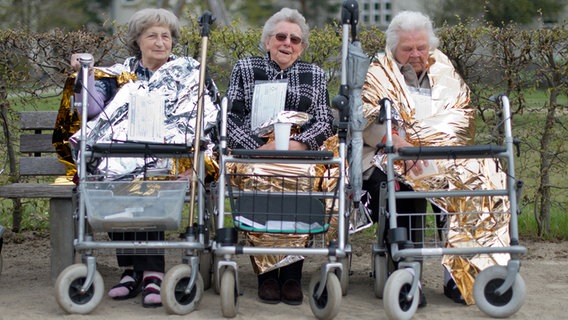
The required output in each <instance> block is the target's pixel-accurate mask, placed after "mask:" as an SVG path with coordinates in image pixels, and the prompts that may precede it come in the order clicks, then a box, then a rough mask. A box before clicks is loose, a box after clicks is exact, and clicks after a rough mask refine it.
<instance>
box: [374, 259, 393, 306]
mask: <svg viewBox="0 0 568 320" xmlns="http://www.w3.org/2000/svg"><path fill="white" fill-rule="evenodd" d="M373 274H374V277H375V281H374V290H375V296H376V297H377V298H379V299H382V298H383V292H384V290H385V284H386V283H387V279H388V276H389V270H388V261H387V257H386V256H384V255H383V256H381V255H379V254H375V255H374V257H373Z"/></svg>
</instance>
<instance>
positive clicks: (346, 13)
mask: <svg viewBox="0 0 568 320" xmlns="http://www.w3.org/2000/svg"><path fill="white" fill-rule="evenodd" d="M341 21H342V23H343V24H350V25H351V39H352V40H353V41H354V40H355V38H356V36H357V29H356V27H357V23H358V22H359V4H358V3H357V1H355V0H345V1H343V4H342V8H341Z"/></svg>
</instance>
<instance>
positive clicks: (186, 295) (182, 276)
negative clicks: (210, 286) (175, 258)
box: [160, 264, 203, 315]
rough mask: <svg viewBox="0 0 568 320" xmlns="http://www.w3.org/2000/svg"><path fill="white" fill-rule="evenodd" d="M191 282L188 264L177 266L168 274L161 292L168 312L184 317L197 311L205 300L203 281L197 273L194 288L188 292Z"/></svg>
mask: <svg viewBox="0 0 568 320" xmlns="http://www.w3.org/2000/svg"><path fill="white" fill-rule="evenodd" d="M190 280H191V267H190V266H189V265H186V264H179V265H176V266H174V267H173V268H171V269H170V270H169V271H168V272H167V273H166V275H165V276H164V280H163V281H162V288H161V290H160V295H161V296H162V303H163V305H164V309H165V310H166V312H168V313H170V314H178V315H183V314H188V313H190V312H192V311H193V310H195V309H197V307H198V306H199V302H201V298H203V279H202V278H201V274H199V273H197V279H195V284H194V286H193V288H191V290H190V292H186V289H187V285H188V284H189V281H190Z"/></svg>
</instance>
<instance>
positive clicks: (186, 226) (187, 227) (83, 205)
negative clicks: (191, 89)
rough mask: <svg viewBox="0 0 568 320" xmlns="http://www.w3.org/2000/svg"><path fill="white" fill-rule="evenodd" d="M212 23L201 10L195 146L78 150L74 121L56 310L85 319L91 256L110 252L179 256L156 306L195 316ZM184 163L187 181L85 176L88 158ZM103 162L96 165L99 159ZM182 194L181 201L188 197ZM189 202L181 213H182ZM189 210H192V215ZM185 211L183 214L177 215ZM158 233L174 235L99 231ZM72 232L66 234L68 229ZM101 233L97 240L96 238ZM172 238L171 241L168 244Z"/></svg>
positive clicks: (93, 285) (202, 274)
mask: <svg viewBox="0 0 568 320" xmlns="http://www.w3.org/2000/svg"><path fill="white" fill-rule="evenodd" d="M213 20H214V17H213V16H212V15H211V13H209V12H205V13H204V14H203V16H202V17H200V21H199V22H200V25H201V26H202V36H203V42H202V54H201V61H200V63H201V65H200V83H199V95H200V96H199V101H198V105H197V120H196V127H195V128H196V130H195V141H194V142H192V143H188V144H187V145H185V144H183V145H182V144H160V143H144V142H129V141H127V142H111V143H97V144H94V145H92V146H91V147H90V148H89V149H88V150H87V147H86V141H85V138H86V134H85V132H86V128H87V124H86V122H87V120H86V117H84V118H83V119H82V121H81V138H80V139H81V140H80V163H79V166H78V176H79V180H80V182H79V185H78V188H77V189H78V208H77V213H76V216H75V219H76V221H77V229H76V230H75V232H76V239H75V241H74V247H75V250H76V252H78V253H80V254H81V263H76V264H73V265H71V266H69V267H67V268H66V269H64V270H63V271H62V272H61V273H60V274H59V276H58V278H57V280H56V284H55V291H56V292H55V296H56V300H57V302H58V304H59V306H60V307H61V308H62V309H63V310H64V311H65V312H67V313H76V314H88V313H90V312H91V311H92V310H94V309H95V308H96V307H97V306H98V305H99V303H100V302H101V301H102V299H103V296H104V295H105V293H106V292H105V288H104V282H103V278H102V276H101V274H100V273H99V271H98V270H97V260H96V256H95V251H96V250H99V249H101V250H102V249H114V250H116V251H117V253H119V252H120V254H122V255H128V254H143V255H147V254H152V255H156V254H165V251H166V250H170V249H178V250H177V251H181V252H182V253H181V264H178V265H175V266H173V267H172V268H170V269H169V270H166V273H165V276H164V279H163V280H162V284H161V290H160V292H161V293H160V294H161V298H162V304H163V306H164V309H165V310H166V312H168V313H171V314H178V315H183V314H187V313H190V312H192V311H193V310H195V309H196V308H197V307H198V305H199V303H200V301H201V299H202V297H203V291H204V289H207V288H208V287H209V286H210V282H211V272H210V270H211V264H210V263H211V260H212V259H211V253H210V247H211V243H210V240H209V224H210V221H209V214H210V212H211V211H210V210H211V206H210V205H211V204H210V203H208V202H207V199H208V197H207V195H206V194H207V192H208V190H206V186H205V184H204V183H203V182H204V180H205V169H204V152H203V150H204V149H203V148H201V146H200V140H201V136H202V135H203V120H202V118H203V94H202V93H203V92H204V85H205V57H206V47H207V38H208V36H209V26H210V24H211V23H212V22H213ZM91 62H92V58H91V57H90V55H83V56H81V57H80V63H81V72H80V73H79V75H78V77H80V76H81V79H82V84H83V85H82V93H83V100H82V101H81V102H79V103H77V104H75V105H74V106H73V107H80V108H82V110H83V112H82V114H87V97H88V92H87V88H88V86H87V82H88V79H89V78H88V68H89V66H90V64H91ZM113 157H120V158H128V157H139V158H144V159H147V158H148V159H154V158H172V159H176V158H177V159H179V158H191V157H193V171H194V173H193V175H192V178H191V179H187V178H185V179H182V178H180V177H177V176H173V177H171V176H164V175H163V173H159V174H152V173H151V172H146V171H145V172H144V177H143V179H141V180H129V181H120V180H107V179H105V178H106V177H93V176H89V175H88V174H87V170H86V166H87V163H88V162H89V161H91V160H96V159H101V158H103V159H104V158H113ZM103 161H104V160H103ZM188 193H189V196H188ZM188 198H189V202H190V206H189V209H188V210H187V209H186V210H185V211H184V210H183V208H184V206H185V203H186V202H188ZM195 204H197V208H196V209H194V206H195ZM184 212H185V213H184ZM127 231H128V232H155V231H164V233H165V232H170V233H173V234H175V235H176V236H175V237H171V236H170V237H168V234H167V233H165V234H166V236H165V237H164V239H158V240H145V241H139V240H134V241H130V240H124V241H108V240H106V233H108V232H113V233H117V232H118V233H120V232H127ZM71 232H72V231H71ZM101 234H102V235H103V236H104V237H105V239H104V241H103V240H101V239H100V238H101ZM171 238H173V239H171Z"/></svg>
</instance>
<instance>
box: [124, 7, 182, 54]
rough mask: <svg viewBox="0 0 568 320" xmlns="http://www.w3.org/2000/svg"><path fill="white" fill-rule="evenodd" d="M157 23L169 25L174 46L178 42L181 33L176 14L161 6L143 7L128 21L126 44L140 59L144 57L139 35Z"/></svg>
mask: <svg viewBox="0 0 568 320" xmlns="http://www.w3.org/2000/svg"><path fill="white" fill-rule="evenodd" d="M156 25H158V26H165V27H168V28H169V29H170V32H171V34H172V42H173V43H172V48H173V47H175V45H176V44H177V40H178V39H179V37H180V35H181V33H180V26H179V20H178V18H177V17H176V16H175V14H173V13H172V12H171V11H168V10H166V9H161V8H159V9H154V8H147V9H142V10H140V11H137V12H136V13H134V14H133V15H132V17H130V20H129V21H128V32H127V34H126V46H127V47H128V49H129V50H130V52H131V53H132V54H133V55H134V56H136V57H137V58H138V59H140V58H141V57H142V52H141V51H140V46H139V45H138V37H140V35H141V34H142V33H143V32H144V31H146V30H147V29H148V28H150V27H153V26H156Z"/></svg>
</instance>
